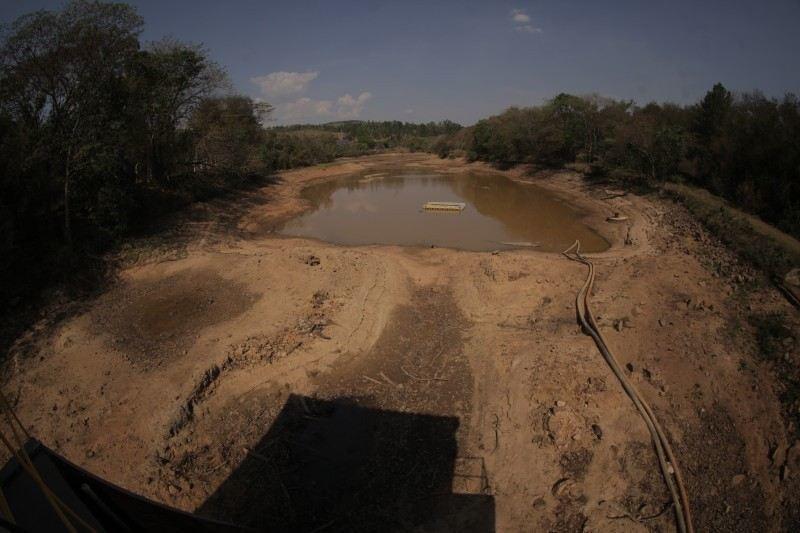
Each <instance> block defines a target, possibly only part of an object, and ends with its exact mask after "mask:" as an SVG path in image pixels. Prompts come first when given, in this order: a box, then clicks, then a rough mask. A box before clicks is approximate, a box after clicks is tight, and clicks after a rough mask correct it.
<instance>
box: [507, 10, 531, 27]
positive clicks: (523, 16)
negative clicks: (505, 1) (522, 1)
mask: <svg viewBox="0 0 800 533" xmlns="http://www.w3.org/2000/svg"><path fill="white" fill-rule="evenodd" d="M511 20H513V21H514V22H519V23H520V24H527V23H528V22H530V21H531V17H530V16H528V14H527V13H525V11H524V10H522V9H512V10H511Z"/></svg>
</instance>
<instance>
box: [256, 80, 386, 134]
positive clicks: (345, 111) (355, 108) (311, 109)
mask: <svg viewBox="0 0 800 533" xmlns="http://www.w3.org/2000/svg"><path fill="white" fill-rule="evenodd" d="M318 76H319V72H317V71H309V72H284V71H281V72H271V73H269V74H265V75H264V76H257V77H255V78H252V79H251V80H250V81H252V82H253V83H254V84H256V85H257V86H258V87H259V89H260V91H261V95H262V97H261V98H258V99H257V100H259V101H264V100H268V101H269V102H270V103H272V104H273V105H274V106H275V118H276V119H277V120H278V121H279V122H282V123H293V122H294V123H297V122H317V121H321V120H336V119H339V120H347V119H357V118H359V117H360V116H361V113H362V112H363V111H364V107H365V106H366V105H367V102H368V101H369V100H371V99H372V93H370V92H369V91H362V92H360V93H358V95H357V96H353V95H351V94H350V93H345V94H343V95H342V96H340V97H339V98H337V99H335V100H334V99H317V98H310V97H308V96H302V97H299V96H300V94H302V93H304V92H305V91H306V90H307V89H308V88H309V87H310V85H311V82H313V81H314V80H315V79H317V77H318Z"/></svg>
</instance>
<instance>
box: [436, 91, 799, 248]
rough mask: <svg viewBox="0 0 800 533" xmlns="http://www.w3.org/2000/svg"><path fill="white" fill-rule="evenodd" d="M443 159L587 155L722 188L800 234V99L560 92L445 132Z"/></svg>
mask: <svg viewBox="0 0 800 533" xmlns="http://www.w3.org/2000/svg"><path fill="white" fill-rule="evenodd" d="M434 150H435V151H436V152H437V153H438V154H439V155H440V156H442V157H448V156H452V155H463V156H466V157H467V158H469V159H472V160H482V161H488V162H491V163H494V164H496V165H499V166H510V165H515V164H519V163H530V164H534V165H539V166H543V167H560V166H563V165H565V164H569V163H574V162H579V163H583V164H584V165H585V166H586V168H587V169H588V170H589V172H591V174H592V175H594V176H596V177H602V178H607V179H615V180H620V181H625V182H628V183H633V184H650V185H652V184H654V183H658V182H663V181H667V180H671V181H684V182H688V183H692V184H695V185H698V186H701V187H703V188H706V189H708V190H710V191H711V192H713V193H715V194H718V195H720V196H722V197H724V198H726V199H728V200H729V201H731V202H732V203H733V204H734V205H737V206H739V207H741V208H743V209H744V210H746V211H749V212H751V213H754V214H756V215H758V216H760V217H761V218H763V219H764V220H766V221H768V222H770V223H772V224H774V225H776V226H778V227H779V228H781V229H783V230H784V231H786V232H788V233H790V234H792V235H794V236H795V237H800V102H798V99H797V97H796V96H795V95H793V94H788V95H786V96H784V97H783V98H782V99H775V98H768V97H766V96H764V95H763V94H761V93H758V92H753V93H745V94H740V95H734V94H732V93H731V92H730V91H728V90H727V89H726V88H725V87H724V86H722V85H721V84H717V85H715V86H714V87H713V88H712V89H711V90H709V91H708V93H707V94H706V95H705V97H704V98H703V99H702V100H701V101H699V102H698V103H696V104H694V105H687V106H680V105H675V104H670V103H664V104H658V103H650V104H647V105H645V106H637V105H635V104H634V103H633V102H631V101H624V100H614V99H610V98H604V97H600V96H596V95H591V96H574V95H569V94H559V95H557V96H556V97H555V98H553V99H551V100H549V101H547V102H546V103H544V104H543V105H540V106H534V107H525V108H517V107H512V108H510V109H508V110H506V111H505V112H503V113H502V114H500V115H497V116H493V117H490V118H487V119H484V120H481V121H479V122H478V123H477V124H475V125H474V126H471V127H469V128H464V129H462V130H460V131H458V132H456V133H454V134H451V135H448V136H446V137H442V138H440V139H439V140H437V142H436V143H435V146H434Z"/></svg>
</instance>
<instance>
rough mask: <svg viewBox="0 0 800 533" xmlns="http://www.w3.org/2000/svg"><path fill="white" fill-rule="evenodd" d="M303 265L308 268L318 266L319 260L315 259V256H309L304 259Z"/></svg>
mask: <svg viewBox="0 0 800 533" xmlns="http://www.w3.org/2000/svg"><path fill="white" fill-rule="evenodd" d="M305 263H306V264H307V265H308V266H312V267H313V266H317V265H319V264H320V260H319V257H317V256H316V255H309V256H308V257H306V261H305Z"/></svg>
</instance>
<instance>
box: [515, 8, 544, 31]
mask: <svg viewBox="0 0 800 533" xmlns="http://www.w3.org/2000/svg"><path fill="white" fill-rule="evenodd" d="M511 20H512V22H513V23H514V30H515V31H517V32H519V33H542V28H537V27H536V26H534V25H533V24H531V23H530V22H531V17H530V15H528V14H527V13H525V10H524V9H512V10H511Z"/></svg>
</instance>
